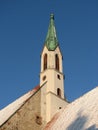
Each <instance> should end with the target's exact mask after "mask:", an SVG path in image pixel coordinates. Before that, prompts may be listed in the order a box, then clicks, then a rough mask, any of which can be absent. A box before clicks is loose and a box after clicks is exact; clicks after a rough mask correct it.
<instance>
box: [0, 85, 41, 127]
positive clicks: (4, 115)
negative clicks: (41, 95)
mask: <svg viewBox="0 0 98 130" xmlns="http://www.w3.org/2000/svg"><path fill="white" fill-rule="evenodd" d="M39 88H40V86H36V87H35V88H34V89H33V90H31V91H29V92H28V93H26V94H25V95H23V96H22V97H20V98H18V99H17V100H16V101H14V102H13V103H11V104H9V105H8V106H7V107H5V108H4V109H2V110H0V126H1V125H2V124H3V123H5V122H6V121H7V120H8V119H9V118H10V117H11V116H12V115H13V114H14V113H15V112H16V111H17V110H18V109H19V108H20V107H21V106H22V105H24V104H25V102H26V101H27V100H29V98H31V97H32V96H33V95H34V94H35V93H36V92H37V91H38V90H39Z"/></svg>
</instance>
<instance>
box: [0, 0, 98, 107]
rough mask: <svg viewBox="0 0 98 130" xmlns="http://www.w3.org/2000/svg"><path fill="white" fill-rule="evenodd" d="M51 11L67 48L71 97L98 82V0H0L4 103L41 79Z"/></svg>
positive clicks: (0, 84) (0, 97) (65, 63)
mask: <svg viewBox="0 0 98 130" xmlns="http://www.w3.org/2000/svg"><path fill="white" fill-rule="evenodd" d="M51 13H54V15H55V26H56V31H57V36H58V39H59V43H60V48H61V51H62V53H63V59H64V60H63V67H64V74H65V81H64V83H65V95H66V97H67V99H68V100H69V101H73V100H75V99H76V98H78V97H80V96H81V95H83V94H84V93H86V92H88V91H90V90H91V89H93V88H95V87H96V86H98V1H97V0H81V1H80V0H57V1H56V0H53V1H49V0H35V1H34V0H9V1H8V0H0V109H2V108H3V107H5V106H6V105H8V104H9V103H11V102H13V101H14V100H15V99H17V98H18V97H20V96H22V95H23V94H24V93H26V92H28V91H29V90H31V89H32V88H34V87H35V86H36V85H38V84H39V73H40V54H41V51H42V48H43V45H44V41H45V38H46V34H47V30H48V25H49V19H50V14H51Z"/></svg>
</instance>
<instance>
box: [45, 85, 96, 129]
mask: <svg viewBox="0 0 98 130" xmlns="http://www.w3.org/2000/svg"><path fill="white" fill-rule="evenodd" d="M96 128H98V87H96V88H95V89H93V90H92V91H90V92H88V93H87V94H85V95H83V96H82V97H80V98H79V99H77V100H75V101H74V102H72V103H70V104H69V105H68V106H67V107H66V108H64V109H63V110H62V112H60V115H59V116H58V118H57V119H55V121H54V120H53V122H52V120H51V121H50V122H49V123H48V124H47V125H46V128H45V129H44V130H98V129H96Z"/></svg>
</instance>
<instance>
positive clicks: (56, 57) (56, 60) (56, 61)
mask: <svg viewBox="0 0 98 130" xmlns="http://www.w3.org/2000/svg"><path fill="white" fill-rule="evenodd" d="M59 67H60V66H59V57H58V54H56V55H55V69H56V70H58V71H59Z"/></svg>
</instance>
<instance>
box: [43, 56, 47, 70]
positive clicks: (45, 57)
mask: <svg viewBox="0 0 98 130" xmlns="http://www.w3.org/2000/svg"><path fill="white" fill-rule="evenodd" d="M43 69H44V70H46V69H47V54H44V64H43Z"/></svg>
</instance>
